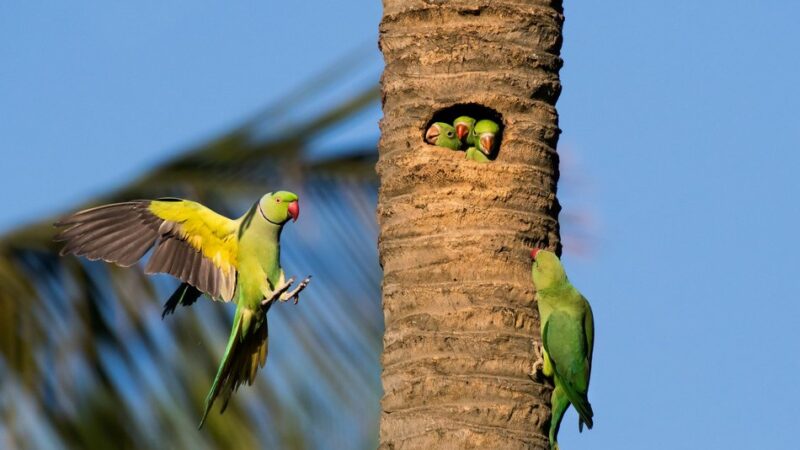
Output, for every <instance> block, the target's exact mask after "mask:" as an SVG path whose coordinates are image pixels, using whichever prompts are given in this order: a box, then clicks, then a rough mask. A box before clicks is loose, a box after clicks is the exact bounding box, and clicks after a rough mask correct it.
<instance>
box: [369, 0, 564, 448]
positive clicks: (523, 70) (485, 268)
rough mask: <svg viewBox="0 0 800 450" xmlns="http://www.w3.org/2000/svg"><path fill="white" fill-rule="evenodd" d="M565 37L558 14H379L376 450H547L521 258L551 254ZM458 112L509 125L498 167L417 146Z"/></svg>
mask: <svg viewBox="0 0 800 450" xmlns="http://www.w3.org/2000/svg"><path fill="white" fill-rule="evenodd" d="M562 22H563V15H562V11H561V2H560V1H521V0H516V1H514V0H501V1H494V0H492V1H489V0H484V1H474V0H463V1H419V0H412V1H409V0H384V17H383V20H382V22H381V26H380V47H381V50H382V52H383V54H384V59H385V63H386V68H385V71H384V75H383V79H382V92H383V112H384V117H383V119H382V121H381V140H380V144H379V152H380V159H379V162H378V166H377V170H378V173H379V175H380V179H381V186H380V196H379V205H378V220H379V222H380V227H381V234H380V241H379V249H380V257H381V264H382V266H383V269H384V281H383V308H384V315H385V320H386V334H385V337H384V356H383V387H384V397H383V400H382V410H383V412H382V417H381V430H380V442H381V447H382V448H387V449H388V448H397V449H399V448H403V449H405V448H427V449H438V448H496V449H529V448H547V447H548V445H547V438H546V432H545V431H546V430H545V425H546V423H547V420H548V417H549V395H550V389H549V387H548V386H547V385H545V384H541V383H537V382H534V381H532V380H531V379H530V378H529V377H528V375H527V373H528V372H529V370H530V367H531V363H532V355H533V345H534V339H535V340H536V342H538V340H539V337H538V336H539V324H538V314H537V311H536V306H535V303H534V289H533V285H532V283H531V278H530V267H531V263H530V258H529V252H530V248H531V247H532V246H540V247H547V248H551V249H558V247H559V246H560V243H559V229H558V221H557V218H558V211H559V206H558V201H557V200H556V195H555V194H556V181H557V179H558V157H557V154H556V152H555V148H556V142H557V139H558V134H559V129H558V116H557V113H556V109H555V107H554V104H555V102H556V99H557V98H558V95H559V92H560V82H559V78H558V70H559V68H560V67H561V59H560V57H559V51H560V46H561V40H562V38H561V26H562ZM460 104H472V105H475V104H477V105H481V106H483V107H486V108H490V109H491V110H493V111H495V112H497V113H498V114H499V115H500V116H501V117H502V122H503V123H502V127H503V133H502V145H501V147H500V149H499V154H498V155H497V158H496V160H495V161H492V162H490V163H488V164H478V163H475V162H473V161H469V160H467V159H465V154H464V152H463V151H453V150H448V149H445V148H440V147H435V146H430V145H427V144H426V143H425V142H424V140H423V135H424V132H425V127H426V125H427V124H428V123H429V121H430V120H431V118H432V117H433V116H434V114H435V113H437V111H440V110H442V109H445V108H448V107H451V106H453V105H460ZM478 119H480V117H478Z"/></svg>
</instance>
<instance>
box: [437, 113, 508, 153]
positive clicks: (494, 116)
mask: <svg viewBox="0 0 800 450" xmlns="http://www.w3.org/2000/svg"><path fill="white" fill-rule="evenodd" d="M461 116H469V117H472V118H473V119H475V121H476V122H477V121H479V120H484V119H488V120H491V121H493V122H495V123H496V124H497V125H499V127H500V131H499V132H498V133H497V134H496V135H495V144H494V147H495V150H494V152H493V154H492V156H491V157H490V159H492V160H494V159H497V155H498V154H499V153H500V148H501V147H502V143H503V129H504V128H505V124H504V123H503V115H502V114H500V113H499V112H497V111H495V110H494V109H492V108H489V107H486V106H483V105H481V104H478V103H458V104H455V105H453V106H448V107H447V108H442V109H440V110H438V111H436V112H434V113H433V116H432V117H431V118H430V120H428V122H426V123H425V126H424V127H423V128H422V141H423V142H426V141H425V134H426V132H427V131H428V128H430V126H431V125H433V124H434V123H436V122H444V123H446V124H449V125H453V122H454V121H455V120H456V119H457V118H459V117H461ZM426 143H427V142H426ZM466 147H467V145H466V144H464V145H463V148H461V149H460V150H461V151H464V150H466Z"/></svg>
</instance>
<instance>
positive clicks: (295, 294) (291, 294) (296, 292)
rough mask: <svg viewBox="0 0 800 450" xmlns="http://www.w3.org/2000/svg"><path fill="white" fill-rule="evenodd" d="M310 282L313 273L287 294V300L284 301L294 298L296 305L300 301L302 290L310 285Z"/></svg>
mask: <svg viewBox="0 0 800 450" xmlns="http://www.w3.org/2000/svg"><path fill="white" fill-rule="evenodd" d="M308 283H311V275H309V276H307V277H305V278H304V279H303V281H301V282H300V284H298V285H297V287H296V288H294V290H292V291H291V292H289V293H288V294H286V300H283V301H287V300H294V304H295V305H296V304H297V303H298V302H299V301H300V292H301V291H302V290H303V289H305V288H306V286H308Z"/></svg>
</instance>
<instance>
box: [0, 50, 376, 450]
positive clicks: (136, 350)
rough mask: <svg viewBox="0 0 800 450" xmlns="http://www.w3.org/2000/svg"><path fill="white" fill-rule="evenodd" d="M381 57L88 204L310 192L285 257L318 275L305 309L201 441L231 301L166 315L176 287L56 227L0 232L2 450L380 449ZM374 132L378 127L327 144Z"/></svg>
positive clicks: (221, 206) (334, 74)
mask: <svg viewBox="0 0 800 450" xmlns="http://www.w3.org/2000/svg"><path fill="white" fill-rule="evenodd" d="M370 62H373V63H374V60H371V59H370V58H369V57H366V56H365V54H364V52H363V51H362V52H356V53H355V54H353V55H350V56H348V57H346V58H343V59H342V60H341V61H340V62H339V64H338V65H337V67H333V68H331V69H329V70H326V71H324V72H323V75H321V76H320V77H319V78H317V79H315V80H311V82H309V83H308V84H307V85H306V86H304V87H303V88H302V89H300V90H298V91H297V92H294V93H292V94H290V95H288V96H286V98H285V99H284V100H282V101H279V102H278V103H276V104H275V105H273V106H271V107H270V108H267V109H266V110H264V111H262V112H260V113H258V114H256V115H254V116H253V118H251V119H250V120H247V121H246V122H245V123H244V124H242V125H241V126H239V127H237V128H235V129H234V130H232V131H230V132H229V133H226V134H224V135H222V136H220V137H219V138H217V139H214V140H212V141H211V142H208V143H204V144H203V145H199V146H197V147H196V148H193V149H190V150H189V151H186V152H184V153H182V154H181V155H179V156H177V157H175V158H173V159H171V160H169V161H167V162H165V163H164V164H162V165H160V166H159V167H156V168H154V169H153V170H152V171H150V172H149V173H146V174H144V175H142V176H141V177H139V178H138V179H136V180H134V181H133V182H131V183H129V184H127V185H125V186H123V187H121V188H119V189H118V190H116V191H115V192H112V193H108V194H106V195H102V196H99V198H96V199H94V200H93V201H91V202H87V203H86V204H85V205H77V206H76V209H77V207H78V206H89V205H92V204H98V203H107V202H113V201H120V200H127V199H134V198H156V197H162V196H179V197H186V198H191V199H194V200H197V201H200V202H202V203H204V204H206V205H208V206H209V207H211V208H212V209H215V210H217V211H219V212H220V213H223V214H226V215H229V216H231V217H233V216H237V215H239V214H240V213H242V212H243V211H244V210H245V209H246V207H247V206H248V205H249V204H251V203H252V201H254V200H255V199H256V198H258V197H259V196H260V195H262V194H263V193H265V192H268V191H271V190H277V189H289V190H293V191H295V192H298V194H299V195H300V197H301V204H302V206H303V209H302V218H301V220H300V221H299V222H298V223H296V224H292V225H290V226H288V227H287V229H286V230H285V232H284V236H283V244H284V245H283V247H284V251H283V255H284V256H283V257H284V261H283V262H284V267H285V268H286V270H287V273H289V274H294V275H299V276H304V275H306V274H307V273H310V274H313V275H314V280H313V282H312V284H311V286H310V287H309V289H307V290H306V292H305V294H304V296H303V299H302V300H301V302H300V304H299V305H298V306H293V305H281V306H280V307H277V308H273V309H272V311H271V313H270V328H271V329H270V356H269V359H268V364H267V366H266V368H265V370H263V371H262V372H261V373H260V376H259V377H258V380H257V382H256V383H255V384H254V385H253V386H251V387H246V388H243V389H241V390H240V391H239V393H238V394H237V395H236V396H235V397H234V399H233V400H232V402H231V404H230V406H229V408H228V410H227V411H226V413H225V414H224V415H221V416H218V415H216V414H215V413H214V414H213V415H212V416H211V417H210V420H209V423H208V424H207V427H206V428H205V429H204V430H203V431H201V432H198V431H197V430H196V425H197V421H198V419H199V415H200V412H201V409H202V402H203V399H204V398H205V394H206V391H207V389H208V388H209V387H210V384H211V381H212V379H213V376H214V373H215V372H216V366H217V364H218V362H219V359H220V357H221V355H222V352H223V350H224V346H225V342H226V340H227V335H228V333H229V328H230V324H231V317H232V312H233V309H232V307H231V306H230V305H223V304H219V303H212V302H208V301H204V302H198V303H197V304H195V305H194V306H192V307H191V308H180V309H179V310H178V311H176V314H175V315H174V316H170V317H169V318H168V319H167V320H164V321H162V320H161V317H160V307H161V306H160V305H161V302H162V301H163V300H164V299H165V298H166V297H167V296H168V294H169V293H170V290H171V289H173V288H174V286H175V285H176V282H175V281H174V280H172V279H171V278H169V277H166V276H156V277H146V276H144V274H143V272H142V266H141V265H140V266H135V267H133V268H130V269H121V268H118V267H115V266H111V265H107V264H104V263H95V262H89V261H85V260H77V259H74V258H60V257H58V254H57V252H58V248H57V246H56V245H55V244H54V243H53V242H52V236H53V231H54V230H53V227H52V225H51V224H52V222H53V220H54V219H55V218H54V217H52V218H47V219H46V220H42V221H41V222H38V223H34V224H30V225H27V226H25V227H22V228H19V229H17V230H13V231H11V232H10V233H8V234H6V235H5V236H3V237H0V380H2V381H1V382H0V447H1V448H56V449H57V448H196V449H206V448H208V449H211V448H348V449H350V448H374V447H375V445H376V443H377V421H378V417H379V414H378V412H379V411H378V408H379V400H380V394H381V386H380V379H379V374H380V365H379V355H380V350H381V335H382V323H383V319H382V317H383V316H382V312H381V308H380V301H379V294H380V293H379V284H380V268H379V266H378V260H377V250H376V245H375V242H376V240H377V229H376V224H375V218H374V210H375V204H376V202H377V180H376V176H375V174H374V170H373V166H374V164H375V160H376V155H375V143H376V142H377V137H378V136H377V126H376V124H375V121H376V120H377V114H378V112H379V108H380V106H379V101H380V98H379V93H378V90H377V75H378V74H377V71H376V70H374V69H375V68H376V67H377V68H378V69H379V65H374V64H373V66H375V67H370V65H369V63H370ZM325 96H328V99H327V100H325V99H324V98H325ZM321 98H323V100H320V99H321ZM331 105H333V106H331ZM369 120H371V121H372V125H375V126H374V130H372V129H370V131H369V132H367V133H350V135H352V136H351V138H349V139H344V140H342V139H339V140H338V142H337V140H336V139H332V138H331V136H347V135H348V133H347V130H348V129H351V128H353V127H356V129H361V128H363V124H365V123H367V121H369ZM359 124H360V125H359Z"/></svg>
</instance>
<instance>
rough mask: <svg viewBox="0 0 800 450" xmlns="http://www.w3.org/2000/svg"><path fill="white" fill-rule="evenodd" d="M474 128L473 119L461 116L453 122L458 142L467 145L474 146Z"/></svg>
mask: <svg viewBox="0 0 800 450" xmlns="http://www.w3.org/2000/svg"><path fill="white" fill-rule="evenodd" d="M474 126H475V119H473V118H472V117H469V116H461V117H458V118H456V120H454V121H453V127H455V129H456V136H458V140H459V141H461V142H462V143H464V144H467V145H475V143H474V142H473V136H472V127H474Z"/></svg>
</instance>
